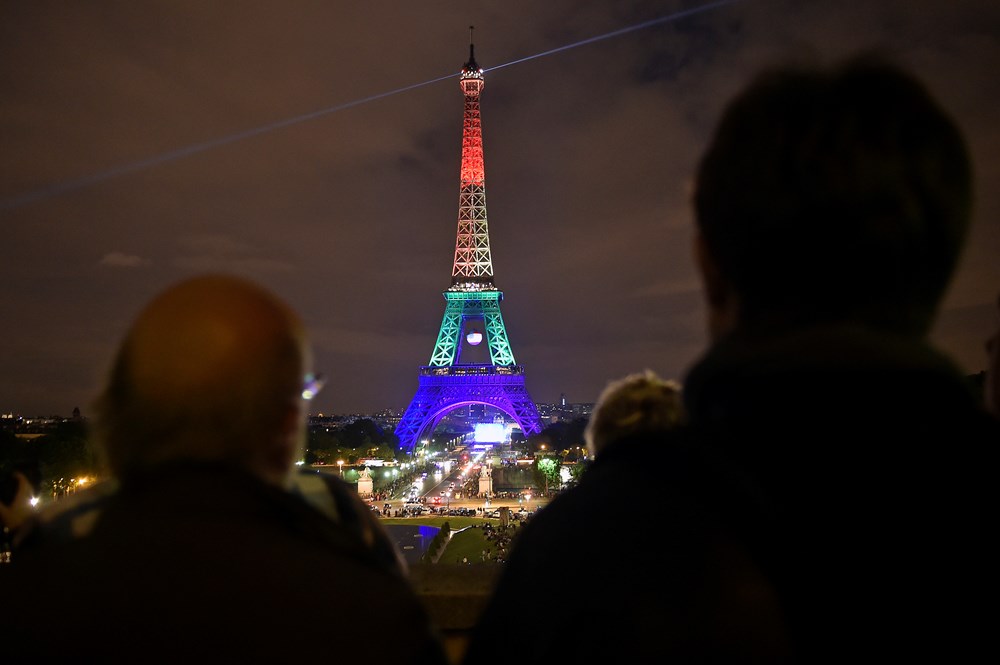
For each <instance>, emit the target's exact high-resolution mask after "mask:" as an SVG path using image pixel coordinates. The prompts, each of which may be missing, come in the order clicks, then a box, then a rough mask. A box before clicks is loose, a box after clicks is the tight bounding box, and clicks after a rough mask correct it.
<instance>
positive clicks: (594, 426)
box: [584, 370, 682, 456]
mask: <svg viewBox="0 0 1000 665" xmlns="http://www.w3.org/2000/svg"><path fill="white" fill-rule="evenodd" d="M681 414H682V410H681V399H680V384H678V383H677V382H676V381H669V380H664V379H661V378H660V377H659V376H657V375H656V374H655V373H654V372H652V371H650V370H646V371H644V372H641V373H638V374H630V375H628V376H626V377H624V378H622V379H618V380H616V381H612V382H610V383H609V384H608V385H607V386H606V387H605V388H604V390H603V391H602V392H601V395H600V397H598V399H597V404H595V405H594V411H593V413H592V414H591V416H590V420H589V421H588V422H587V427H586V428H585V430H584V439H585V440H586V443H587V450H588V451H589V452H590V454H591V455H592V456H596V455H598V454H599V453H600V452H601V451H602V450H604V448H605V447H607V445H608V444H610V443H612V442H613V441H617V440H618V439H622V438H625V437H628V436H633V435H636V434H644V433H649V432H659V431H664V430H669V429H671V428H673V427H674V426H675V425H677V424H678V423H679V422H680V421H681Z"/></svg>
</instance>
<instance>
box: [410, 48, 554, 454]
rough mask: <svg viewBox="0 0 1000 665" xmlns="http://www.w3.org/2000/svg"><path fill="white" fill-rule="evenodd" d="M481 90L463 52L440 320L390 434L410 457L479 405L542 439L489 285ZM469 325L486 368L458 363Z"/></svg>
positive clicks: (497, 295)
mask: <svg viewBox="0 0 1000 665" xmlns="http://www.w3.org/2000/svg"><path fill="white" fill-rule="evenodd" d="M485 83H486V81H485V79H484V78H483V70H482V69H480V67H479V65H478V64H477V63H476V58H475V50H474V47H473V46H472V45H470V46H469V61H468V62H467V63H465V66H464V67H463V68H462V73H461V77H460V79H459V84H460V85H461V88H462V92H463V93H464V95H465V111H464V114H463V123H462V169H461V174H460V189H459V196H458V235H457V237H456V240H455V263H454V266H453V268H452V271H451V286H450V287H449V288H448V290H447V291H445V292H444V298H445V303H446V304H445V309H444V318H443V320H442V321H441V330H440V332H438V337H437V342H436V343H435V344H434V351H433V353H431V360H430V363H429V364H428V365H425V366H423V367H421V368H420V376H419V380H420V385H419V387H418V388H417V394H416V395H415V396H414V398H413V400H412V401H411V402H410V405H409V407H407V409H406V412H405V413H404V414H403V418H402V419H401V420H400V421H399V424H398V425H397V426H396V435H397V436H398V437H399V445H400V447H401V448H406V449H410V450H412V449H413V447H414V446H415V445H416V444H417V441H418V440H419V438H420V436H421V434H422V433H423V432H425V431H433V430H434V428H435V427H436V426H437V424H438V423H439V422H440V421H441V419H442V418H444V417H445V416H446V415H447V414H448V413H450V412H451V411H453V410H455V409H457V408H459V407H461V406H464V405H466V404H486V405H488V406H492V407H495V408H497V409H499V410H500V411H503V412H504V413H506V414H507V415H508V416H510V417H511V418H513V419H514V420H515V421H516V422H517V424H518V425H519V426H520V428H521V431H522V432H524V434H525V435H527V436H530V435H532V434H537V433H539V432H541V431H542V423H541V419H540V418H539V417H538V409H537V408H536V407H535V403H534V401H532V399H531V396H530V395H529V394H528V389H527V388H526V387H525V384H524V368H523V367H522V366H520V365H518V364H517V363H516V362H515V360H514V353H513V351H511V348H510V340H509V339H508V337H507V329H506V327H505V326H504V323H503V316H502V315H501V313H500V301H501V300H503V292H502V291H500V290H498V289H497V287H496V286H495V285H494V283H493V259H492V257H491V255H490V235H489V226H488V224H487V221H486V170H485V167H484V161H483V127H482V118H481V116H480V112H479V95H480V93H481V92H482V90H483V86H484V85H485ZM470 322H472V323H480V324H481V325H482V327H483V329H484V330H485V336H486V345H487V348H488V349H489V355H490V362H489V363H488V364H487V363H480V364H474V363H473V364H463V363H462V362H461V361H462V349H463V337H462V333H463V331H464V330H465V329H466V327H467V325H469V323H470Z"/></svg>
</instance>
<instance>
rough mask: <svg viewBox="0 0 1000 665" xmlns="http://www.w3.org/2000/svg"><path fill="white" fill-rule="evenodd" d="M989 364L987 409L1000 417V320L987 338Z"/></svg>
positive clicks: (985, 389) (985, 388) (999, 303)
mask: <svg viewBox="0 0 1000 665" xmlns="http://www.w3.org/2000/svg"><path fill="white" fill-rule="evenodd" d="M997 313H998V314H1000V297H998V298H997ZM986 354H987V356H988V361H987V362H988V364H987V368H986V381H985V383H984V384H983V398H984V399H985V401H986V410H987V411H989V412H990V413H992V414H993V415H994V416H996V417H997V418H1000V321H998V323H997V327H996V328H995V329H994V330H993V334H992V335H990V336H989V339H987V340H986Z"/></svg>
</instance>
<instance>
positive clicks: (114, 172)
mask: <svg viewBox="0 0 1000 665" xmlns="http://www.w3.org/2000/svg"><path fill="white" fill-rule="evenodd" d="M734 2H740V0H719V1H717V2H711V3H708V4H705V5H701V6H700V7H695V8H693V9H685V10H683V11H679V12H675V13H673V14H669V15H667V16H661V17H659V18H655V19H650V20H648V21H643V22H642V23H636V24H635V25H630V26H628V27H625V28H620V29H618V30H614V31H612V32H607V33H604V34H603V35H597V36H596V37H589V38H587V39H583V40H581V41H578V42H574V43H572V44H566V45H565V46H560V47H558V48H554V49H550V50H548V51H543V52H541V53H536V54H534V55H529V56H527V57H524V58H519V59H517V60H511V61H510V62H505V63H503V64H501V65H496V66H495V67H490V68H488V69H486V70H484V71H494V70H497V69H503V68H504V67H510V66H511V65H518V64H521V63H522V62H528V61H529V60H536V59H538V58H542V57H545V56H548V55H554V54H556V53H561V52H563V51H568V50H569V49H573V48H577V47H579V46H585V45H587V44H593V43H594V42H599V41H603V40H605V39H611V38H613V37H618V36H620V35H624V34H627V33H630V32H635V31H636V30H642V29H645V28H649V27H651V26H654V25H660V24H663V23H669V22H670V21H676V20H678V19H682V18H686V17H688V16H692V15H694V14H700V13H702V12H706V11H710V10H712V9H717V8H719V7H723V6H725V5H730V4H733V3H734ZM457 76H459V73H458V72H456V73H454V74H448V75H446V76H439V77H437V78H435V79H430V80H428V81H424V82H422V83H414V84H412V85H408V86H404V87H402V88H396V89H395V90H390V91H388V92H382V93H379V94H377V95H371V96H369V97H363V98H361V99H356V100H354V101H350V102H345V103H343V104H338V105H336V106H331V107H328V108H325V109H320V110H319V111H313V112H311V113H306V114H303V115H299V116H295V117H293V118H286V119H285V120H279V121H277V122H273V123H271V124H268V125H262V126H260V127H255V128H253V129H248V130H246V131H243V132H238V133H236V134H230V135H229V136H223V137H221V138H217V139H212V140H211V141H205V142H203V143H195V144H191V145H188V146H185V147H183V148H178V149H176V150H171V151H169V152H165V153H161V154H159V155H155V156H153V157H148V158H146V159H142V160H139V161H135V162H131V163H129V164H123V165H121V166H117V167H114V168H112V169H108V170H106V171H101V172H99V173H94V174H92V175H89V176H84V177H82V178H76V179H73V180H64V181H63V182H59V183H54V184H52V185H48V186H46V187H41V188H39V189H36V190H33V191H30V192H25V193H24V194H19V195H17V196H14V197H11V198H9V199H4V200H3V201H0V210H14V209H16V208H20V207H22V206H25V205H28V204H31V203H35V202H37V201H42V200H45V199H50V198H54V197H57V196H61V195H62V194H66V193H69V192H73V191H76V190H79V189H83V188H85V187H89V186H91V185H96V184H98V183H101V182H104V181H106V180H110V179H112V178H116V177H118V176H122V175H127V174H129V173H134V172H136V171H142V170H145V169H148V168H152V167H154V166H158V165H160V164H164V163H166V162H171V161H174V160H177V159H181V158H182V157H188V156H190V155H195V154H198V153H200V152H205V151H206V150H211V149H213V148H218V147H221V146H224V145H228V144H230V143H235V142H236V141H242V140H243V139H247V138H250V137H253V136H258V135H260V134H265V133H267V132H271V131H274V130H276V129H281V128H283V127H288V126H290V125H295V124H298V123H300V122H305V121H307V120H314V119H316V118H319V117H322V116H324V115H329V114H331V113H336V112H337V111H343V110H345V109H349V108H353V107H355V106H360V105H361V104H367V103H368V102H373V101H376V100H378V99H383V98H385V97H391V96H393V95H398V94H400V93H403V92H408V91H410V90H415V89H417V88H422V87H424V86H428V85H431V84H433V83H439V82H440V81H445V80H447V79H452V78H456V77H457Z"/></svg>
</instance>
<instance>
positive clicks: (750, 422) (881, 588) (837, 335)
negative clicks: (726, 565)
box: [684, 327, 1000, 662]
mask: <svg viewBox="0 0 1000 665" xmlns="http://www.w3.org/2000/svg"><path fill="white" fill-rule="evenodd" d="M684 394H685V406H686V408H687V409H688V411H689V416H690V419H691V423H692V425H693V427H694V429H695V432H696V436H697V438H698V440H699V441H701V442H704V443H705V444H706V445H709V446H711V447H713V448H714V449H715V450H717V451H719V454H720V455H723V456H725V457H726V458H727V459H728V460H730V461H731V462H732V464H733V465H734V466H737V467H738V468H740V469H743V470H744V471H745V472H746V474H747V477H748V479H749V481H750V482H751V483H752V485H753V486H754V487H755V488H757V490H758V491H759V493H760V495H761V496H763V497H765V500H766V503H767V505H768V506H769V510H770V515H771V516H772V517H773V519H771V520H770V522H771V528H770V529H767V530H763V529H761V530H754V531H753V532H751V533H750V534H748V537H747V538H746V539H745V542H746V543H747V544H748V547H749V549H750V551H751V552H752V555H753V558H754V560H755V561H756V562H757V563H758V565H759V568H760V569H761V570H762V571H763V572H764V574H765V575H766V577H767V579H768V580H769V581H770V583H771V584H772V585H773V587H774V589H775V590H776V592H777V594H778V596H779V598H780V602H781V607H782V611H783V615H784V617H785V621H786V626H787V630H788V633H789V635H790V639H791V647H792V649H793V652H794V653H795V654H796V658H797V660H798V661H800V662H820V661H828V662H845V661H847V660H851V661H856V660H858V659H863V660H881V661H890V660H891V661H895V662H903V661H908V660H909V661H914V660H921V661H924V662H926V661H928V660H930V661H934V660H936V661H937V662H943V661H947V662H969V661H970V660H973V658H972V654H977V653H978V654H980V655H981V656H985V654H987V653H993V654H994V656H996V653H997V647H996V645H995V643H994V641H993V640H992V638H990V639H987V638H988V637H989V636H990V635H991V634H993V632H994V628H993V627H992V626H993V625H994V620H995V618H996V613H995V611H992V610H985V611H984V610H983V605H982V602H983V600H984V599H985V598H991V599H992V598H995V597H996V592H997V591H998V588H997V584H996V581H997V579H996V573H995V572H994V571H995V567H996V561H997V553H998V551H997V548H996V545H994V544H993V540H994V539H993V538H992V534H991V533H990V532H991V531H992V529H991V528H990V527H989V526H987V525H989V524H993V523H995V519H996V517H995V515H996V510H997V508H998V501H997V487H998V485H997V482H996V480H995V474H996V470H997V462H998V455H997V451H998V447H1000V422H998V421H997V420H996V419H994V418H992V417H991V416H989V415H988V414H987V413H986V411H985V409H984V408H983V405H982V403H981V400H980V399H979V398H978V397H977V396H976V395H974V393H973V392H972V390H971V385H970V382H969V381H968V380H967V379H966V378H965V377H963V376H962V375H961V373H960V372H959V371H958V370H957V369H956V368H955V366H954V365H953V364H952V363H951V361H949V360H948V359H946V358H945V357H943V356H942V355H940V354H939V353H937V352H936V351H934V350H933V349H931V348H930V347H928V346H927V345H925V344H923V343H921V342H917V341H913V340H909V339H905V338H900V337H897V336H893V335H883V334H876V333H872V332H871V331H865V330H862V329H859V328H851V327H840V328H832V329H830V328H818V329H814V330H805V331H797V332H790V333H788V334H782V335H770V336H768V337H767V338H764V339H756V340H755V339H747V338H740V337H734V338H732V339H729V340H726V341H725V342H723V343H721V344H718V345H716V346H715V348H714V349H712V351H711V352H710V353H709V354H708V355H707V356H706V357H705V358H704V359H703V360H702V361H701V362H700V363H699V364H697V365H696V366H695V367H694V368H693V369H692V371H691V372H690V373H689V374H688V376H687V379H686V381H685V385H684ZM990 602H991V603H992V601H990Z"/></svg>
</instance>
